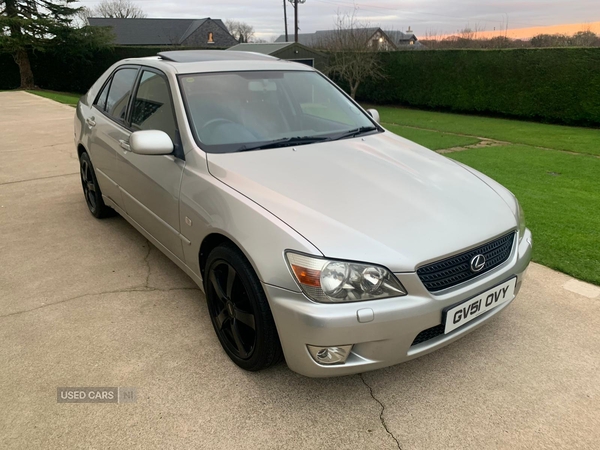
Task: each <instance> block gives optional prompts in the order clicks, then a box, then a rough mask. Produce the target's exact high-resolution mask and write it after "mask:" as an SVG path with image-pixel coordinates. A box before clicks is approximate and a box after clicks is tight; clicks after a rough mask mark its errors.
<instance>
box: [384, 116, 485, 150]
mask: <svg viewBox="0 0 600 450" xmlns="http://www.w3.org/2000/svg"><path fill="white" fill-rule="evenodd" d="M383 125H384V126H385V127H386V128H387V129H388V130H390V131H391V132H392V133H395V134H397V135H398V136H402V137H403V138H406V139H409V140H411V141H414V142H417V143H419V144H421V145H422V146H423V147H427V148H429V149H431V150H441V149H443V148H452V147H464V146H465V145H472V144H477V143H478V142H479V139H477V138H474V137H469V136H457V135H455V134H447V133H440V132H438V131H430V130H418V129H416V128H407V127H401V126H398V125H390V124H387V123H386V124H383Z"/></svg>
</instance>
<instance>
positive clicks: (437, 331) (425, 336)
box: [411, 324, 444, 347]
mask: <svg viewBox="0 0 600 450" xmlns="http://www.w3.org/2000/svg"><path fill="white" fill-rule="evenodd" d="M441 334H444V325H443V324H440V325H436V326H435V327H431V328H427V329H426V330H423V331H421V332H420V333H419V334H418V335H417V337H416V338H415V340H414V341H413V343H412V344H411V347H412V346H413V345H417V344H420V343H421V342H425V341H428V340H429V339H433V338H435V337H438V336H439V335H441Z"/></svg>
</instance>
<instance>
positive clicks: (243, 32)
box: [225, 20, 254, 44]
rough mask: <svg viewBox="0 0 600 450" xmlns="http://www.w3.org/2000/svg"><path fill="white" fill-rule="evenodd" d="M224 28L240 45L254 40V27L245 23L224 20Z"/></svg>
mask: <svg viewBox="0 0 600 450" xmlns="http://www.w3.org/2000/svg"><path fill="white" fill-rule="evenodd" d="M225 26H226V27H227V29H228V30H229V33H231V35H232V36H233V37H234V38H235V39H237V41H238V42H239V43H240V44H243V43H247V42H250V41H251V40H253V39H254V27H253V26H252V25H250V24H248V23H246V22H239V21H237V20H226V21H225Z"/></svg>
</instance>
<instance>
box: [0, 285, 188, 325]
mask: <svg viewBox="0 0 600 450" xmlns="http://www.w3.org/2000/svg"><path fill="white" fill-rule="evenodd" d="M199 290H200V289H198V288H195V287H182V288H169V289H159V288H153V287H146V286H134V287H132V288H124V289H116V290H113V291H103V292H92V293H89V294H81V295H77V296H75V297H70V298H65V299H63V300H59V301H57V302H53V303H47V304H44V305H40V306H37V307H35V308H30V309H24V310H22V311H15V312H12V313H8V314H5V315H2V316H0V319H3V318H5V317H11V316H18V315H20V314H25V313H28V312H32V311H37V310H38V309H42V308H48V307H49V306H54V305H60V304H61V303H66V302H70V301H73V300H79V299H82V298H85V297H95V296H102V295H109V294H121V293H124V292H171V291H199Z"/></svg>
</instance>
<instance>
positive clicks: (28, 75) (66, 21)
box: [0, 0, 109, 89]
mask: <svg viewBox="0 0 600 450" xmlns="http://www.w3.org/2000/svg"><path fill="white" fill-rule="evenodd" d="M74 1H75V0H0V51H5V52H9V53H11V54H12V56H13V58H14V60H15V62H16V63H17V64H18V65H19V72H20V75H21V88H22V89H31V88H33V87H34V86H35V85H34V78H33V72H32V70H31V64H30V61H29V53H28V51H44V50H46V49H48V48H51V47H57V46H67V45H69V46H70V45H71V44H73V45H75V46H82V47H85V48H90V46H92V47H93V46H102V45H106V44H107V43H108V41H109V37H108V35H107V32H106V30H103V29H97V30H94V29H90V27H84V28H81V29H76V28H74V27H73V26H72V21H73V18H74V16H75V14H77V12H78V11H79V8H74V7H72V6H70V4H71V3H73V2H74Z"/></svg>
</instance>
